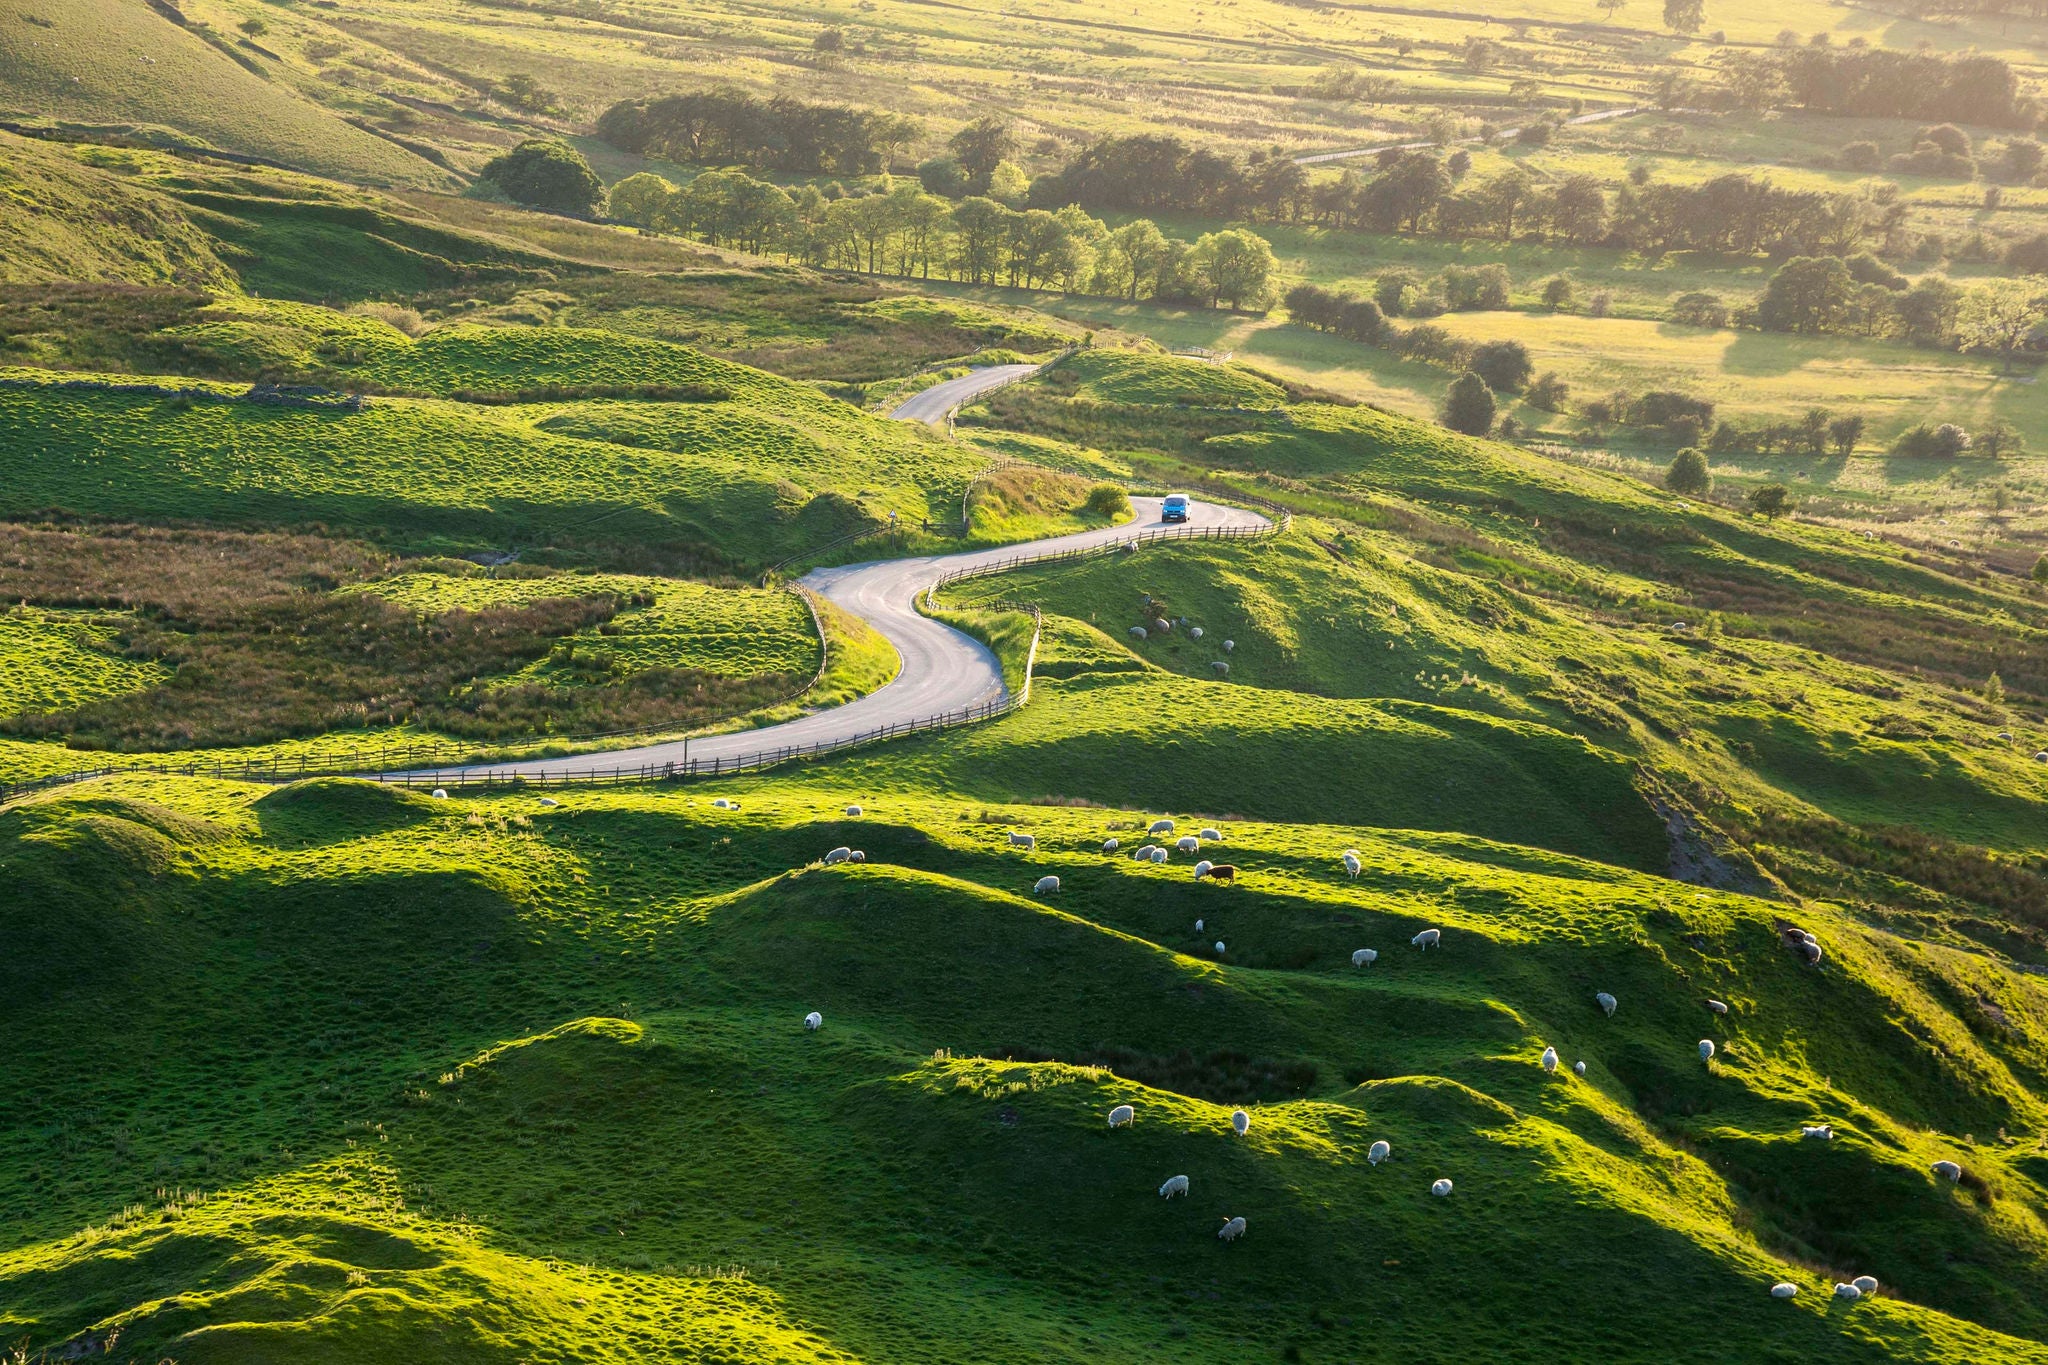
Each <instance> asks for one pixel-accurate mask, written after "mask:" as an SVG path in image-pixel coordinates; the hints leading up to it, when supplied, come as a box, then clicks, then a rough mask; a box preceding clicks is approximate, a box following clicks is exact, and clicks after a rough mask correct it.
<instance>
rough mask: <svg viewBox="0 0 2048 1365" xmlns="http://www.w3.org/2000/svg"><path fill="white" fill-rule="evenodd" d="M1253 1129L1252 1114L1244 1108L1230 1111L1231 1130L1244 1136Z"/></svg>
mask: <svg viewBox="0 0 2048 1365" xmlns="http://www.w3.org/2000/svg"><path fill="white" fill-rule="evenodd" d="M1251 1130H1252V1116H1251V1115H1250V1114H1247V1113H1245V1112H1244V1110H1242V1109H1233V1110H1231V1111H1230V1131H1231V1132H1233V1133H1235V1134H1237V1135H1238V1136H1239V1137H1243V1136H1244V1135H1245V1134H1246V1133H1249V1132H1250V1131H1251Z"/></svg>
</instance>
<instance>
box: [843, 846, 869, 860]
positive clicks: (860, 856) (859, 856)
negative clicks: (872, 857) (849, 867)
mask: <svg viewBox="0 0 2048 1365" xmlns="http://www.w3.org/2000/svg"><path fill="white" fill-rule="evenodd" d="M867 860H868V855H867V854H866V853H864V852H862V851H861V850H860V849H855V850H854V851H853V852H852V853H851V854H849V855H847V859H846V861H848V862H849V863H864V862H866V861H867Z"/></svg>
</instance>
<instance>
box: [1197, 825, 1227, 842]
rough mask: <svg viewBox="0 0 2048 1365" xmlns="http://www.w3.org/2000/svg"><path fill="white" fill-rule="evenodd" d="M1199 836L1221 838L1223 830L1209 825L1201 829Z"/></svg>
mask: <svg viewBox="0 0 2048 1365" xmlns="http://www.w3.org/2000/svg"><path fill="white" fill-rule="evenodd" d="M1199 837H1201V838H1203V839H1221V838H1222V837H1223V831H1222V830H1220V829H1217V828H1216V827H1215V826H1214V825H1211V826H1210V827H1209V828H1207V829H1205V830H1203V831H1202V833H1201V835H1200V836H1199Z"/></svg>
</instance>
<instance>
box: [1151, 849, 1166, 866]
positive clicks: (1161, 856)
mask: <svg viewBox="0 0 2048 1365" xmlns="http://www.w3.org/2000/svg"><path fill="white" fill-rule="evenodd" d="M1152 861H1153V862H1155V863H1163V862H1165V861H1166V850H1165V849H1163V848H1155V849H1153V850H1152Z"/></svg>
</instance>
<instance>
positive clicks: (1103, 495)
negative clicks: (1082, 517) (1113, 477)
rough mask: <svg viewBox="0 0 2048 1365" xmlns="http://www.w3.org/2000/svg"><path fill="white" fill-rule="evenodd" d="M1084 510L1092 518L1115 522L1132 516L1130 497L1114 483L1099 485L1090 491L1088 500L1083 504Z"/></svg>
mask: <svg viewBox="0 0 2048 1365" xmlns="http://www.w3.org/2000/svg"><path fill="white" fill-rule="evenodd" d="M1082 510H1083V511H1085V512H1087V513H1088V514H1089V515H1090V516H1096V517H1105V518H1107V519H1109V520H1111V521H1114V520H1116V519H1117V518H1119V517H1125V516H1129V515H1130V511H1131V499H1130V495H1129V494H1127V493H1125V492H1124V490H1123V489H1121V488H1118V487H1117V486H1116V485H1115V484H1113V483H1098V484H1096V485H1095V486H1094V487H1093V488H1091V489H1089V490H1088V500H1087V502H1085V503H1083V504H1082Z"/></svg>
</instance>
